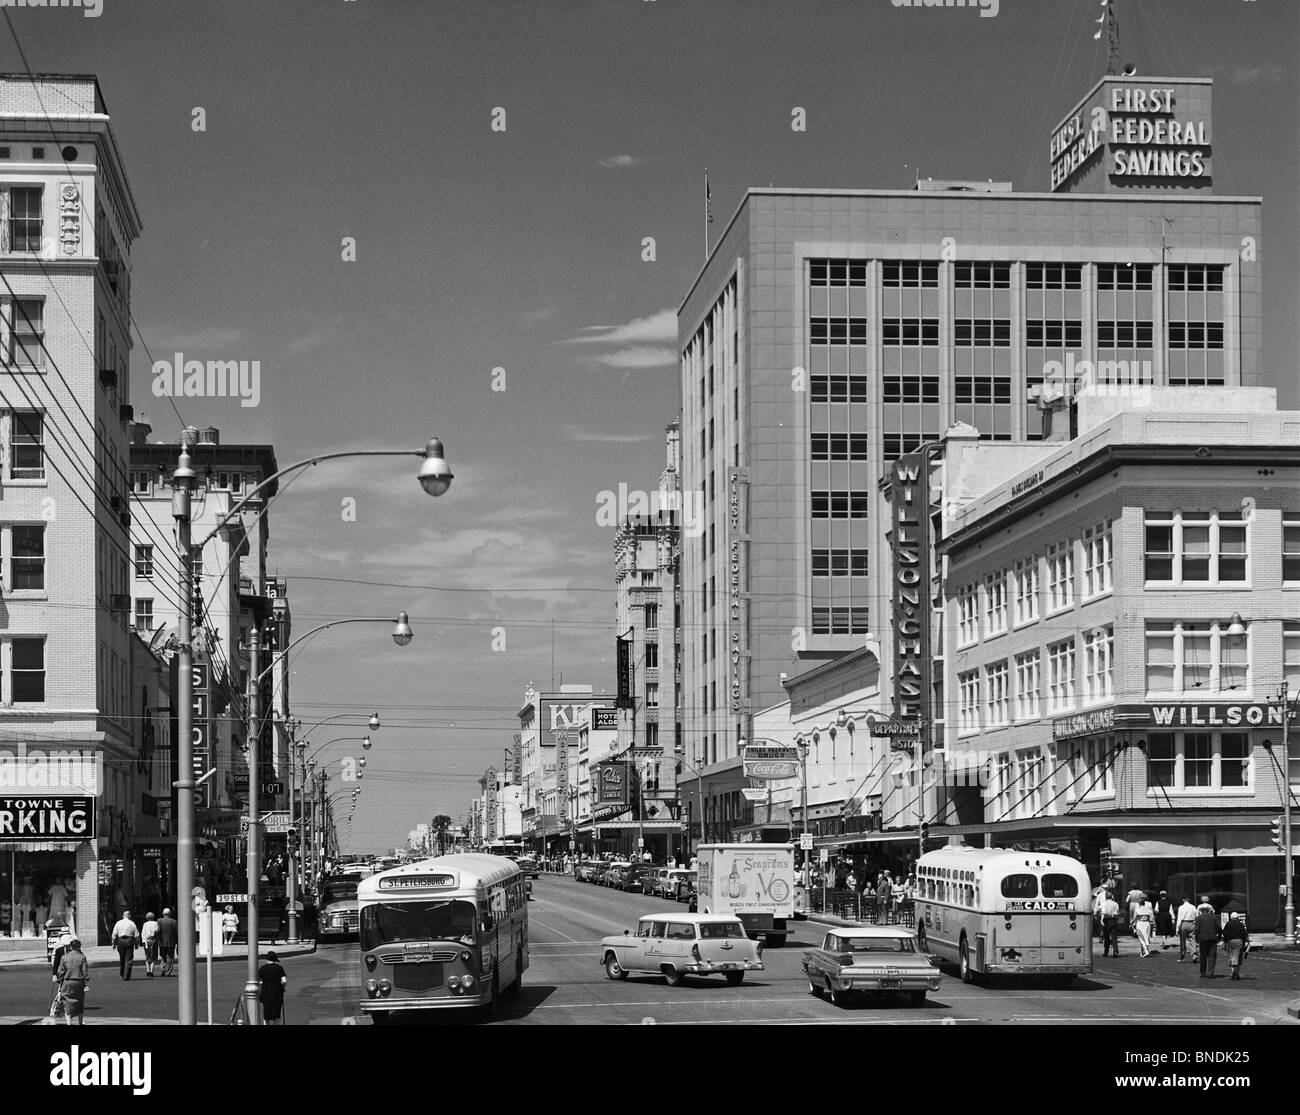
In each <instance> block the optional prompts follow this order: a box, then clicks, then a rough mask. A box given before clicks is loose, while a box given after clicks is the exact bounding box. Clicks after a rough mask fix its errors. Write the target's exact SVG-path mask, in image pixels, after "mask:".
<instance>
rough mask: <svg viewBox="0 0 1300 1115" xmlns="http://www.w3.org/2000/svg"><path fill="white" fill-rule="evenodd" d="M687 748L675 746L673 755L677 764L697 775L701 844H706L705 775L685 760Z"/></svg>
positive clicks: (679, 745)
mask: <svg viewBox="0 0 1300 1115" xmlns="http://www.w3.org/2000/svg"><path fill="white" fill-rule="evenodd" d="M684 754H685V748H683V747H682V745H681V744H680V743H675V744H673V755H674V757H675V758H676V760H677V762H679V763H681V764H682V766H684V767H685V768H686V769H687V770H689V771H690V772H691V773H692V774H693V775H695V802H696V804H697V805H698V806H699V807H700V809H699V813H700V843H701V844H703V843H704V775H702V774H701V773H700V772H699V771H698V770H696V769H695V768H694V767H693V766H691V764H690V763H688V762H687V761H686V759H685V758H684Z"/></svg>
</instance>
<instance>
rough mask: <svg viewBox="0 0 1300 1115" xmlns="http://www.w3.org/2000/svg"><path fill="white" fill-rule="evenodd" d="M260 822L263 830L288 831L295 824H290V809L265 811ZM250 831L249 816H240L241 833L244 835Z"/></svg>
mask: <svg viewBox="0 0 1300 1115" xmlns="http://www.w3.org/2000/svg"><path fill="white" fill-rule="evenodd" d="M258 823H259V824H260V825H261V826H262V831H263V832H278V833H285V832H288V831H289V830H290V829H291V828H292V827H293V826H292V825H291V824H289V811H288V810H287V809H285V810H280V811H279V812H275V813H263V814H262V816H261V818H260V820H259V821H258ZM247 832H248V817H247V816H243V817H240V818H239V834H240V835H241V836H243V835H244V834H245V833H247Z"/></svg>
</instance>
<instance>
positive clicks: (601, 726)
mask: <svg viewBox="0 0 1300 1115" xmlns="http://www.w3.org/2000/svg"><path fill="white" fill-rule="evenodd" d="M591 730H592V731H593V732H610V731H617V730H618V709H616V708H593V709H592V710H591Z"/></svg>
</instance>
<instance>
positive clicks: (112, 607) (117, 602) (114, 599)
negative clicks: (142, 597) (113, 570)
mask: <svg viewBox="0 0 1300 1115" xmlns="http://www.w3.org/2000/svg"><path fill="white" fill-rule="evenodd" d="M108 610H109V611H110V612H129V611H130V610H131V597H130V596H128V595H127V594H126V593H124V592H115V593H113V594H112V595H111V596H110V597H109V598H108Z"/></svg>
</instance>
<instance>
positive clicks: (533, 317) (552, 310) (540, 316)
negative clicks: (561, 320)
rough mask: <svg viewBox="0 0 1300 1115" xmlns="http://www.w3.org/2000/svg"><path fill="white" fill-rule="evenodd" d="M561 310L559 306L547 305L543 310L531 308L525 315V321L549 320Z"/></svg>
mask: <svg viewBox="0 0 1300 1115" xmlns="http://www.w3.org/2000/svg"><path fill="white" fill-rule="evenodd" d="M559 312H560V308H559V307H558V306H547V307H546V308H545V309H542V310H529V311H528V312H527V313H526V314H524V315H523V319H524V321H549V320H550V319H551V318H553V317H554V316H555V315H556V314H557V313H559Z"/></svg>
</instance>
